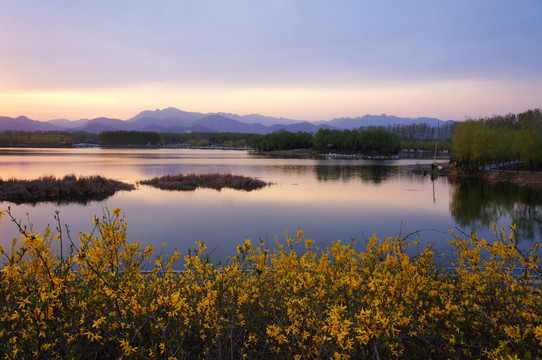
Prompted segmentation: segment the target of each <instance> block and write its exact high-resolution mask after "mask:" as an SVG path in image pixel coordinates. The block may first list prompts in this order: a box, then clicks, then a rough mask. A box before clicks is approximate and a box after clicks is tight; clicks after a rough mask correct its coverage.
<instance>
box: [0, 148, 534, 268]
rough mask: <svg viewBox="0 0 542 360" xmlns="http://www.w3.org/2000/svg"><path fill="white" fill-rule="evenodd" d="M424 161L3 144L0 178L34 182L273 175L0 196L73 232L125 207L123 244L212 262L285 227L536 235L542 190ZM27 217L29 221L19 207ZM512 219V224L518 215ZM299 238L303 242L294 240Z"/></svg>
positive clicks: (0, 228) (442, 239)
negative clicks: (68, 196)
mask: <svg viewBox="0 0 542 360" xmlns="http://www.w3.org/2000/svg"><path fill="white" fill-rule="evenodd" d="M431 162H432V160H419V159H418V160H381V161H377V160H353V159H352V160H344V159H341V160H339V159H323V158H322V159H316V158H315V159H307V158H281V157H271V156H266V155H262V154H252V153H250V152H247V151H233V150H193V149H100V148H85V149H23V148H20V149H19V148H3V149H0V174H1V175H0V176H1V177H2V178H3V179H8V178H11V177H14V178H18V179H34V178H38V177H40V176H44V175H55V176H57V177H60V176H63V175H66V174H75V175H78V176H87V175H102V176H105V177H108V178H113V179H116V180H120V181H124V182H128V183H133V184H136V183H137V182H138V181H139V180H143V179H148V178H151V177H155V176H161V175H166V174H169V175H174V174H179V173H208V172H218V173H232V174H236V175H244V176H251V177H257V178H260V179H262V180H265V181H268V182H272V183H273V184H272V185H271V186H268V187H265V188H263V189H260V190H255V191H251V192H243V191H235V190H229V189H225V190H222V191H216V190H209V189H198V190H195V191H190V192H177V191H163V190H159V189H155V188H152V187H149V186H143V185H138V187H137V190H135V191H131V192H119V193H117V194H115V195H114V196H112V197H110V198H108V199H107V200H105V201H103V202H89V203H87V204H77V203H72V204H57V203H54V202H46V203H37V204H23V205H16V204H12V203H9V202H0V209H6V208H7V207H8V206H11V209H12V211H13V213H14V214H15V216H16V217H17V218H20V219H23V223H28V222H29V221H30V223H32V224H33V226H34V230H35V231H41V230H42V229H43V227H44V226H46V225H47V224H51V225H53V226H54V224H55V223H54V219H53V216H54V214H55V211H57V210H58V211H59V214H60V218H61V220H62V223H64V224H67V225H68V226H69V228H70V231H71V233H72V237H76V236H77V234H78V233H79V232H80V231H82V232H87V231H90V230H91V229H92V225H93V224H92V218H93V217H94V216H96V215H97V216H99V217H100V216H101V215H103V213H104V209H105V208H106V207H108V208H109V209H113V208H116V207H119V208H122V209H123V212H124V213H125V215H126V219H127V224H128V239H129V241H131V242H136V241H140V242H141V243H142V245H144V246H146V245H148V244H152V245H153V246H155V248H160V247H161V244H162V243H163V242H166V243H167V246H166V249H165V251H166V252H171V251H173V250H174V249H177V250H179V251H181V252H182V253H183V254H186V252H187V249H188V248H194V247H195V241H196V240H202V241H204V242H205V243H206V245H207V247H208V248H209V251H210V252H212V253H211V257H212V259H213V260H222V261H223V260H225V259H226V258H227V256H230V255H235V248H236V246H237V244H239V243H242V241H243V239H245V238H249V239H251V240H252V241H253V243H257V242H258V240H259V239H260V238H261V239H263V241H264V242H265V243H266V244H267V245H268V246H269V247H270V248H274V247H275V238H277V239H278V240H279V241H280V242H282V243H284V242H285V241H284V240H285V237H286V235H285V233H286V232H288V233H289V234H291V235H292V236H295V234H296V230H297V229H298V228H301V229H303V230H304V232H305V237H310V238H312V239H314V240H315V242H316V245H317V246H320V247H324V248H325V247H326V246H327V245H330V244H331V242H332V241H333V240H338V239H342V240H343V241H350V240H351V239H356V242H357V245H356V246H359V247H360V248H361V247H363V246H364V242H365V240H366V239H368V238H370V237H371V235H372V234H373V233H376V234H377V235H378V236H379V237H380V238H385V237H388V236H407V235H409V234H410V238H411V239H414V237H415V236H419V239H420V240H421V242H422V244H425V243H428V242H433V243H434V247H435V248H436V249H439V250H445V249H446V248H447V241H446V240H447V239H450V238H451V237H452V236H453V235H451V234H449V233H448V230H449V229H454V231H455V232H457V230H456V228H457V229H460V230H461V231H464V232H466V233H470V231H471V230H476V231H477V233H478V234H480V235H483V236H485V237H487V238H494V235H493V230H492V229H491V223H492V221H495V222H496V223H497V225H498V226H499V227H503V226H504V227H508V226H509V225H511V224H512V223H513V222H514V221H516V222H517V223H519V224H520V233H521V239H522V242H523V243H524V244H526V245H528V244H531V243H532V241H533V240H539V239H540V234H541V224H542V196H541V195H540V194H539V193H536V192H534V191H531V190H527V189H524V188H519V187H517V186H512V185H490V184H478V183H473V182H471V183H452V182H450V181H449V180H448V179H447V178H442V177H438V178H436V179H432V178H431V177H430V176H429V175H427V176H421V175H414V174H412V172H411V171H410V169H411V168H412V167H413V166H416V165H417V164H422V165H424V164H425V165H427V164H430V163H431ZM27 213H28V217H29V220H28V219H27V215H26V214H27ZM514 219H515V220H514ZM16 235H17V231H16V228H15V226H14V224H12V223H11V222H9V221H8V220H7V219H6V218H5V217H4V218H3V221H2V223H1V224H0V244H1V245H3V246H4V247H6V246H9V244H10V240H11V238H13V237H14V236H16ZM300 245H301V244H300Z"/></svg>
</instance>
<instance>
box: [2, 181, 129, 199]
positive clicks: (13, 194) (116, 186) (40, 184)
mask: <svg viewBox="0 0 542 360" xmlns="http://www.w3.org/2000/svg"><path fill="white" fill-rule="evenodd" d="M134 189H135V186H134V185H131V184H126V183H123V182H121V181H117V180H112V179H106V178H104V177H102V176H99V175H95V176H87V177H77V176H75V175H73V174H72V175H66V176H64V177H63V178H56V177H55V176H43V177H40V178H38V179H34V180H19V179H9V180H2V179H0V201H1V200H4V201H11V202H14V203H32V202H40V201H59V202H65V201H67V202H70V201H77V202H85V201H89V200H104V199H106V198H108V197H109V196H111V195H113V194H114V193H115V192H117V191H119V190H127V191H130V190H134Z"/></svg>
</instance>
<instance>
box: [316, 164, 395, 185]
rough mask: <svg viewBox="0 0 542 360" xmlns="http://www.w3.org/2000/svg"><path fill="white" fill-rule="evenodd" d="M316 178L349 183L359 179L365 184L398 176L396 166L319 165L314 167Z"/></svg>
mask: <svg viewBox="0 0 542 360" xmlns="http://www.w3.org/2000/svg"><path fill="white" fill-rule="evenodd" d="M314 171H315V173H316V178H317V179H318V180H319V181H330V180H331V181H338V180H341V181H347V180H350V179H352V178H359V179H361V180H362V181H364V182H372V183H375V184H379V183H381V182H382V181H383V180H385V179H387V178H389V177H391V176H393V175H396V174H397V173H398V167H396V166H382V165H373V166H353V165H334V166H333V165H332V166H329V165H317V166H315V167H314Z"/></svg>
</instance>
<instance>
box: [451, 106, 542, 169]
mask: <svg viewBox="0 0 542 360" xmlns="http://www.w3.org/2000/svg"><path fill="white" fill-rule="evenodd" d="M452 150H453V158H454V160H456V161H459V162H461V163H462V164H463V166H466V167H470V168H478V167H480V166H484V165H488V164H494V163H506V162H511V161H512V162H513V161H518V160H521V161H523V166H524V167H526V168H528V169H531V170H539V169H542V111H541V110H540V109H534V110H527V111H525V112H522V113H519V114H508V115H504V116H497V115H496V116H492V117H486V118H479V119H476V120H474V119H468V120H466V121H464V122H462V123H461V124H459V125H458V126H457V128H456V131H455V134H454V137H453V139H452Z"/></svg>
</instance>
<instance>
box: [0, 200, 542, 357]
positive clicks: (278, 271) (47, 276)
mask: <svg viewBox="0 0 542 360" xmlns="http://www.w3.org/2000/svg"><path fill="white" fill-rule="evenodd" d="M3 214H4V217H5V218H4V221H5V220H6V218H8V220H9V219H10V220H11V221H14V222H15V224H16V226H18V227H19V230H20V233H21V235H20V237H19V239H14V240H13V243H12V247H11V249H3V248H0V257H1V259H2V260H1V261H2V265H1V271H0V354H3V355H2V357H3V358H5V359H17V358H55V357H59V358H96V357H97V358H142V359H155V358H160V359H169V358H179V359H180V358H217V359H220V358H235V359H239V358H247V359H264V358H265V359H269V358H271V359H273V358H275V359H283V358H289V359H290V358H292V359H317V358H322V359H329V358H335V359H341V358H344V359H346V358H375V359H387V358H408V359H413V358H414V359H415V358H422V359H425V358H438V357H441V358H488V359H489V358H491V359H494V358H505V359H511V358H540V357H542V325H541V324H542V307H541V305H540V304H542V301H541V300H542V299H541V294H540V280H539V279H540V276H541V273H540V259H539V257H538V255H537V253H538V249H539V245H540V244H539V243H536V244H533V247H532V248H531V249H530V250H520V249H519V248H518V246H517V243H518V241H517V237H516V231H517V230H516V228H515V226H512V227H510V228H509V229H497V228H495V239H494V241H488V240H484V239H478V238H477V236H476V235H475V234H472V235H468V236H467V235H465V234H457V235H454V234H450V237H451V239H450V240H449V243H450V245H451V246H452V247H453V249H454V255H453V257H452V258H450V259H449V260H450V261H451V262H452V265H453V266H451V267H447V268H442V267H440V266H439V265H438V262H437V258H438V257H440V256H441V255H440V254H437V253H435V251H434V250H433V248H432V247H431V246H427V247H425V248H423V249H422V250H420V251H419V253H418V254H417V255H416V256H409V255H407V251H406V250H407V249H408V248H409V247H411V246H421V245H420V244H419V242H418V241H417V240H409V239H403V238H398V237H395V238H394V237H388V238H386V239H380V238H378V237H377V236H376V235H374V236H372V237H371V238H370V239H369V240H368V241H367V244H365V245H364V246H359V244H355V243H353V242H348V243H343V242H342V241H340V240H337V241H335V242H333V243H332V244H331V246H329V247H327V248H325V249H320V248H318V247H317V246H316V245H315V243H314V241H313V240H311V239H308V238H305V237H304V233H303V231H302V230H300V229H299V230H297V231H296V234H295V236H289V235H288V234H287V235H286V241H285V243H280V242H279V243H278V248H277V249H276V250H274V251H270V250H269V249H268V248H266V247H265V245H264V244H263V243H262V242H260V243H259V244H254V243H253V241H251V240H249V239H245V240H244V241H243V242H242V243H241V244H239V246H237V249H236V250H237V252H236V254H235V255H234V256H232V257H231V258H229V260H228V261H227V263H226V264H223V265H219V264H213V263H211V262H210V261H209V257H208V255H207V254H206V247H205V244H203V243H201V242H197V243H196V248H195V249H192V250H189V251H188V252H187V253H186V254H185V255H184V256H182V255H181V254H180V253H179V252H174V253H172V254H163V250H162V251H158V254H157V255H155V249H153V247H152V246H148V247H145V248H144V247H142V246H141V244H140V243H130V242H129V241H128V239H127V238H126V228H127V223H126V221H125V217H124V216H123V214H122V212H121V210H120V209H113V210H112V211H109V210H107V209H106V211H105V213H104V215H103V216H102V217H101V218H95V219H94V220H93V221H94V225H95V227H94V230H93V231H92V232H90V233H80V234H79V236H78V238H77V239H72V237H71V234H70V233H69V231H68V230H67V229H62V228H61V226H60V224H61V222H60V219H59V218H58V215H57V219H58V226H57V228H56V229H55V230H53V229H51V228H47V229H45V230H44V231H43V232H42V233H34V232H31V231H29V230H28V228H25V227H24V226H22V225H21V223H20V222H18V221H17V220H16V219H14V218H13V216H12V214H11V213H10V211H9V210H6V211H4V212H3ZM358 247H360V248H362V249H361V250H358V249H357V248H358ZM63 249H65V250H63ZM232 251H234V249H232ZM181 259H182V260H184V262H183V264H184V270H183V271H175V270H174V268H175V264H176V263H177V262H180V261H181Z"/></svg>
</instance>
